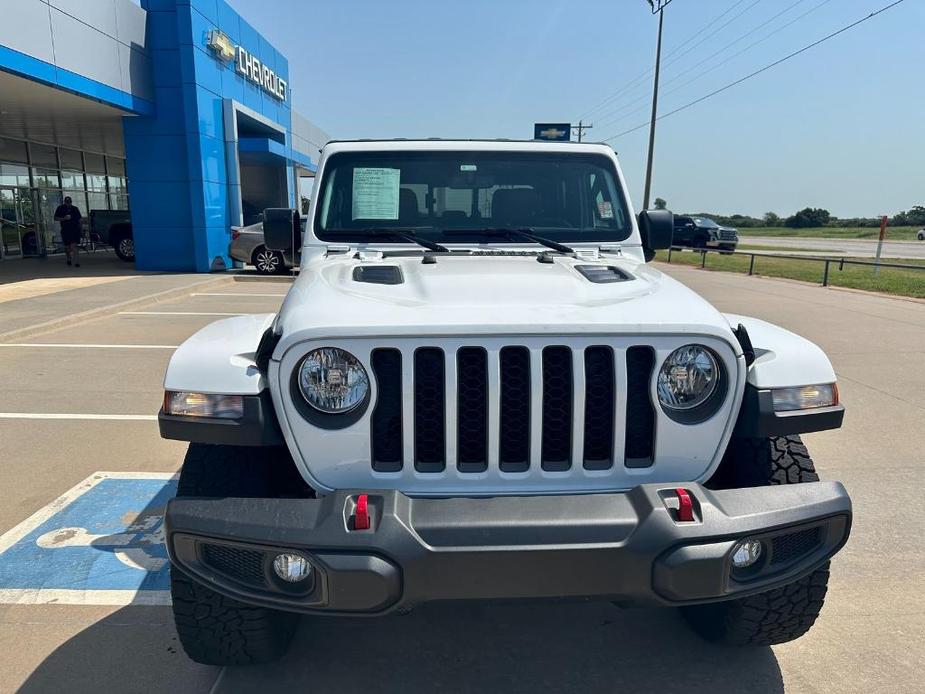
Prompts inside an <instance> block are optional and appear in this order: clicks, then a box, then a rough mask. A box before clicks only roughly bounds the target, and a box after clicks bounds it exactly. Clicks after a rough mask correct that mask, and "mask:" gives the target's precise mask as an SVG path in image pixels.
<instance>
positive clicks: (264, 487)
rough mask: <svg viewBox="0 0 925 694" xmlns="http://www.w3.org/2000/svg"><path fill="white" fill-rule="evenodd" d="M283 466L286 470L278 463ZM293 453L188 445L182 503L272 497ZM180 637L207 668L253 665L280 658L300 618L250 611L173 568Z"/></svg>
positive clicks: (258, 609)
mask: <svg viewBox="0 0 925 694" xmlns="http://www.w3.org/2000/svg"><path fill="white" fill-rule="evenodd" d="M281 462H282V465H280V463H281ZM287 464H288V465H289V466H291V460H290V459H289V452H288V451H286V450H285V449H278V448H256V447H255V448H249V447H243V446H217V445H207V444H197V443H194V444H190V447H189V450H188V451H187V453H186V459H185V460H184V462H183V468H182V469H181V471H180V480H179V484H178V487H177V496H178V497H225V496H236V497H273V496H277V495H278V493H279V492H280V491H281V490H282V488H283V487H288V486H289V485H288V482H285V477H286V475H287V474H291V472H292V471H290V470H288V469H287V468H286V467H285V466H286V465H287ZM170 593H171V596H172V598H173V616H174V621H175V623H176V626H177V634H178V635H179V637H180V643H181V644H182V645H183V650H185V651H186V654H187V655H188V656H189V657H190V658H191V659H193V660H194V661H196V662H197V663H203V664H205V665H251V664H256V663H266V662H270V661H272V660H275V659H277V658H279V657H280V656H282V655H283V654H284V653H285V652H286V650H287V649H288V648H289V644H290V642H291V641H292V637H293V635H294V634H295V630H296V627H297V626H298V622H299V616H298V615H297V614H293V613H291V612H282V611H279V610H271V609H267V608H265V607H255V606H253V605H247V604H244V603H241V602H238V601H237V600H233V599H232V598H229V597H227V596H225V595H222V594H221V593H217V592H216V591H214V590H212V589H211V588H209V587H208V586H205V585H203V584H202V583H200V582H198V581H197V580H196V579H194V578H191V577H189V576H187V575H186V574H184V573H182V572H181V571H179V570H178V569H177V568H176V567H174V566H173V565H171V567H170Z"/></svg>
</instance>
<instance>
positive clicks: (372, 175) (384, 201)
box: [352, 166, 401, 219]
mask: <svg viewBox="0 0 925 694" xmlns="http://www.w3.org/2000/svg"><path fill="white" fill-rule="evenodd" d="M400 178H401V169H387V168H379V167H359V166H358V167H357V168H355V169H354V170H353V210H352V211H353V219H398V186H399V183H400Z"/></svg>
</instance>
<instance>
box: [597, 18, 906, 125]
mask: <svg viewBox="0 0 925 694" xmlns="http://www.w3.org/2000/svg"><path fill="white" fill-rule="evenodd" d="M903 2H905V0H895V2H891V3H890V4H889V5H885V6H884V7H881V8H880V9H879V10H875V11H873V12H871V13H870V14H869V15H867V16H866V17H862V18H861V19H859V20H857V21H856V22H852V23H851V24H848V25H847V26H844V27H842V28H841V29H839V30H838V31H833V32H832V33H831V34H829V35H828V36H823V37H822V38H821V39H819V40H818V41H814V42H813V43H811V44H809V45H806V46H803V48H800V49H799V50H796V51H794V52H793V53H790V54H789V55H785V56H784V57H783V58H780V59H779V60H775V61H774V62H773V63H769V64H767V65H765V66H764V67H762V68H759V69H758V70H755V71H754V72H752V73H749V74H747V75H745V76H744V77H740V78H739V79H737V80H735V81H734V82H730V83H729V84H727V85H725V86H722V87H720V88H719V89H714V90H713V91H712V92H710V93H709V94H704V95H703V96H701V97H699V98H697V99H694V100H693V101H689V102H688V103H686V104H684V105H683V106H679V107H678V108H676V109H674V110H672V111H669V112H668V113H663V114H662V115H660V116H658V118H656V120H662V119H663V118H668V116H673V115H675V114H676V113H680V112H681V111H685V110H687V109H689V108H690V107H692V106H696V105H697V104H699V103H701V102H702V101H706V100H707V99H709V98H711V97H714V96H716V95H717V94H720V93H722V92H724V91H726V90H727V89H731V88H732V87H735V86H736V85H739V84H742V82H745V81H746V80H750V79H751V78H752V77H756V76H758V75H760V74H761V73H762V72H767V71H768V70H770V69H771V68H773V67H776V66H777V65H780V64H781V63H783V62H786V61H787V60H790V59H791V58H794V57H796V56H798V55H800V54H801V53H805V52H806V51H808V50H809V49H810V48H815V47H816V46H818V45H819V44H821V43H825V42H826V41H828V40H829V39H833V38H835V37H836V36H838V35H839V34H843V33H844V32H846V31H848V30H849V29H853V28H854V27H856V26H858V25H859V24H863V23H864V22H866V21H867V20H868V19H873V18H874V17H876V16H877V15H879V14H882V13H883V12H886V11H887V10H889V9H892V8H894V7H896V6H897V5H899V4H901V3H903ZM648 125H649V121H646V122H645V123H642V124H640V125H637V126H636V127H634V128H629V129H628V130H624V131H623V132H621V133H617V134H616V135H613V136H611V137H608V138H606V139H605V140H603V141H604V142H610V141H611V140H616V139H617V138H618V137H623V136H624V135H628V134H630V133H632V132H635V131H637V130H641V129H642V128H645V127H647V126H648Z"/></svg>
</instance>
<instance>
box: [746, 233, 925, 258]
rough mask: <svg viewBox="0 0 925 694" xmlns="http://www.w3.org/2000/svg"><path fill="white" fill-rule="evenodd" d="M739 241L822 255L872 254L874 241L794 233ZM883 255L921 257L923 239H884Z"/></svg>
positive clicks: (868, 256) (924, 243) (869, 255)
mask: <svg viewBox="0 0 925 694" xmlns="http://www.w3.org/2000/svg"><path fill="white" fill-rule="evenodd" d="M739 241H740V243H743V244H749V245H754V246H774V247H781V248H786V249H788V250H789V249H791V248H800V249H805V250H806V251H816V252H820V253H822V254H826V255H832V254H835V255H846V256H851V257H855V258H875V257H876V256H877V241H876V240H873V239H815V238H805V237H795V236H741V237H739ZM881 257H883V258H906V259H915V258H925V241H884V242H883V254H882V256H881Z"/></svg>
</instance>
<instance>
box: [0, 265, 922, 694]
mask: <svg viewBox="0 0 925 694" xmlns="http://www.w3.org/2000/svg"><path fill="white" fill-rule="evenodd" d="M666 269H668V270H669V271H670V273H671V274H672V275H674V276H675V277H677V278H679V279H681V280H682V281H684V282H686V283H688V284H689V285H690V286H692V287H693V288H695V289H696V290H698V291H700V292H701V293H702V294H704V295H705V296H706V297H707V298H709V299H710V300H712V301H713V302H714V303H715V304H716V305H717V306H718V307H719V308H720V309H722V310H726V311H733V312H737V313H745V314H750V315H755V316H758V317H760V318H764V319H766V320H770V321H773V322H776V323H780V324H782V325H784V326H786V327H788V328H790V329H792V330H795V331H797V332H799V333H801V334H803V335H805V336H806V337H808V338H810V339H812V340H814V341H816V342H817V343H818V344H820V345H821V346H822V347H823V348H824V349H825V350H826V351H827V352H828V354H829V356H830V357H831V358H832V361H833V362H834V364H835V368H836V371H837V372H838V375H839V388H840V391H841V395H842V399H843V401H844V402H845V403H846V406H847V408H848V413H847V416H846V421H845V427H844V428H843V429H842V430H840V431H834V432H823V433H818V434H811V435H808V436H806V442H807V445H808V446H809V448H810V452H811V453H812V454H813V456H814V458H815V460H816V464H817V469H818V470H819V472H820V474H821V475H822V476H823V477H825V478H828V479H840V480H842V481H844V482H845V484H846V486H847V487H848V489H849V491H850V492H851V494H852V496H853V499H854V502H855V514H856V515H855V524H854V531H853V534H852V538H851V540H850V542H849V544H848V546H847V547H846V548H845V549H844V550H843V551H842V553H841V554H840V555H838V556H837V557H836V558H835V560H834V561H833V569H832V581H831V583H830V588H829V596H828V599H827V603H826V607H825V609H824V611H823V614H822V617H821V618H820V620H819V622H818V623H817V625H816V627H815V628H814V629H813V630H812V631H811V632H810V633H809V634H808V635H807V636H806V637H804V638H802V639H800V640H798V641H796V642H794V643H791V644H786V645H783V646H779V647H775V648H773V649H770V648H763V649H742V650H726V649H722V648H717V647H714V646H711V645H708V644H705V643H703V642H701V641H700V640H698V639H697V638H696V637H695V636H693V635H692V634H691V633H690V632H688V631H687V630H686V628H685V627H684V625H683V623H682V622H681V620H680V618H679V617H678V616H677V615H676V614H675V613H674V612H673V611H670V610H620V609H618V608H616V607H613V606H611V605H609V604H579V605H568V604H562V605H543V606H537V605H514V606H512V605H504V606H501V605H498V606H475V607H473V606H458V605H434V606H430V607H427V608H423V609H420V610H418V611H416V612H414V613H412V614H410V615H406V616H400V617H389V618H384V619H379V620H343V619H325V620H322V619H316V620H303V623H302V626H301V628H300V631H299V634H298V636H297V638H296V641H295V643H294V644H293V647H292V648H291V650H290V652H289V654H288V655H287V656H286V658H285V659H284V660H282V661H281V662H279V663H277V664H274V665H270V666H261V667H255V668H248V669H219V668H212V667H204V666H199V665H196V664H194V663H192V662H190V661H189V660H188V659H187V658H186V657H185V655H184V654H183V652H182V649H181V648H180V646H179V643H178V642H177V639H176V635H175V633H174V629H173V622H172V618H171V615H170V609H169V606H168V605H167V604H166V600H167V596H166V594H165V592H164V587H165V584H164V582H163V580H164V579H163V577H164V576H165V574H164V571H165V568H164V563H163V555H162V554H159V551H158V549H157V546H156V539H157V513H158V510H159V509H160V508H162V505H163V502H164V497H165V495H169V493H170V487H169V485H170V484H171V483H172V482H171V479H170V474H171V473H174V472H176V471H177V470H178V468H179V465H180V462H181V460H182V456H183V453H184V448H185V447H184V445H183V444H182V443H179V442H172V441H164V440H162V439H160V438H159V436H158V432H157V423H156V421H154V414H155V413H156V411H157V408H158V406H159V403H160V398H161V379H162V376H163V373H164V368H165V366H166V364H167V362H168V360H169V358H170V354H171V349H172V347H173V346H175V345H178V344H179V343H180V342H181V341H182V340H183V339H185V338H186V337H188V336H189V335H190V334H192V333H193V332H195V331H196V330H197V329H199V328H201V327H202V326H204V325H206V324H208V323H209V322H211V321H213V320H216V319H219V318H221V317H222V316H223V315H224V314H234V313H250V312H271V311H274V310H275V309H276V307H277V306H278V305H279V303H280V301H281V297H282V294H283V293H284V291H285V288H286V285H285V284H280V283H273V282H232V281H230V280H229V281H228V282H224V283H218V284H215V283H212V284H210V285H209V286H208V287H205V288H199V289H195V288H194V289H192V290H191V291H190V292H188V293H186V294H185V295H182V296H176V297H174V298H172V299H170V300H164V301H160V302H159V303H157V304H156V305H149V306H137V307H132V308H130V309H126V310H123V311H117V312H115V313H112V314H111V315H107V316H105V317H95V318H93V319H88V320H85V321H78V322H75V323H73V324H71V325H69V326H67V327H64V328H61V329H58V330H55V331H53V332H46V333H43V334H39V335H31V336H29V338H28V340H22V341H16V342H14V343H9V342H7V343H6V344H4V345H0V373H2V374H3V381H2V385H0V461H2V464H0V489H2V490H3V501H2V503H0V692H7V691H11V692H12V691H23V692H46V691H59V690H66V691H69V692H84V691H88V692H89V691H93V692H101V691H112V692H121V691H171V692H177V693H181V692H208V691H217V692H244V691H254V690H256V689H258V688H260V689H266V688H267V687H281V688H282V689H284V690H292V689H299V690H301V689H303V688H305V689H308V690H312V691H318V692H330V691H338V692H353V691H356V692H371V691H376V692H392V691H394V692H397V691H439V690H442V691H466V692H469V691H515V692H521V691H522V692H528V691H530V692H535V691H556V692H562V691H589V690H592V689H593V690H596V691H605V692H628V691H650V690H651V691H656V690H657V691H663V692H744V691H748V692H781V691H789V692H833V691H840V692H862V691H877V692H894V691H896V692H899V691H902V692H914V691H925V689H923V685H922V679H921V672H922V669H923V667H925V601H923V598H922V596H923V595H925V513H923V511H922V508H923V504H925V500H923V495H922V491H921V486H922V482H923V478H925V474H923V465H925V425H923V421H925V405H923V401H922V399H921V394H922V393H923V392H925V369H923V364H925V303H923V302H916V301H907V300H901V299H892V298H885V297H880V296H875V295H868V294H863V293H859V292H852V291H843V290H833V289H823V288H821V287H815V286H809V285H803V284H798V283H793V282H786V281H779V280H768V279H761V278H754V277H743V276H739V275H733V274H721V273H712V272H704V271H700V270H697V269H692V268H682V267H675V266H672V267H671V268H666ZM132 281H135V280H132ZM74 291H79V290H74ZM75 296H76V295H75ZM14 303H15V302H10V303H9V304H8V305H11V304H14ZM4 310H6V309H5V307H4V304H0V320H2V317H3V312H4ZM0 325H2V323H0ZM93 345H106V346H93ZM88 415H96V416H95V417H92V418H87V416H88ZM100 471H106V472H111V473H119V474H116V475H110V476H95V475H96V473H98V472H100ZM109 490H113V491H109ZM151 490H154V491H151ZM158 490H160V491H158ZM165 490H166V491H165ZM62 495H70V496H65V499H66V500H67V501H69V502H70V501H73V500H74V499H77V500H78V501H80V503H82V504H83V507H86V511H81V512H82V513H85V516H80V515H79V514H78V513H77V510H75V509H78V502H77V501H74V502H73V504H71V505H65V504H64V502H61V503H58V504H55V500H56V499H59V497H62ZM116 497H118V498H116ZM120 504H121V505H120ZM68 509H71V510H72V511H73V513H72V514H71V516H73V517H71V516H67V515H66V512H67V511H68ZM62 514H65V515H62ZM107 514H108V515H107ZM81 523H83V525H81ZM120 524H122V525H124V526H128V527H129V528H130V529H132V532H134V533H135V535H134V536H133V537H137V538H147V540H145V541H142V542H141V544H142V545H144V547H143V548H142V547H141V546H140V545H139V546H135V545H133V544H132V542H134V540H132V539H131V538H129V539H128V540H126V539H125V538H124V537H123V536H124V535H125V533H122V532H121V529H120V528H117V529H116V530H113V529H112V528H113V527H115V526H119V525H120ZM97 526H98V527H97ZM94 528H96V529H97V531H96V532H95V533H94ZM64 531H67V532H64ZM83 531H86V532H83ZM107 533H108V534H107ZM33 536H35V537H37V538H39V539H38V540H36V542H35V543H32V542H31V540H30V538H32V537H33ZM81 538H84V539H85V542H84V540H82V539H81ZM39 540H41V541H39ZM81 542H84V544H83V545H81V544H80V543H81ZM146 542H147V544H145V543H146ZM78 545H79V546H78ZM36 547H39V549H40V550H41V551H39V549H36ZM88 547H89V548H90V550H88V549H87V548H88ZM139 549H143V550H144V551H137V550H139ZM70 550H73V553H72V554H68V552H70ZM96 550H98V551H106V552H107V553H108V554H107V556H106V557H105V560H104V561H100V562H92V563H91V564H87V563H86V562H85V559H83V558H82V557H85V556H86V554H87V551H96ZM56 552H60V553H61V554H56ZM110 555H111V556H110ZM17 557H19V560H17ZM65 557H73V559H68V558H65ZM133 596H134V597H133ZM133 601H134V602H133ZM138 603H144V604H138Z"/></svg>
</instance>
